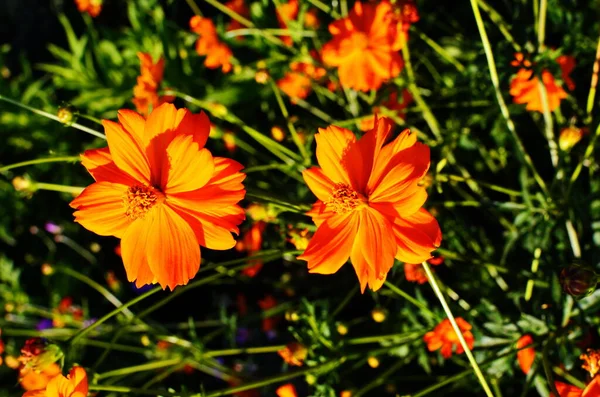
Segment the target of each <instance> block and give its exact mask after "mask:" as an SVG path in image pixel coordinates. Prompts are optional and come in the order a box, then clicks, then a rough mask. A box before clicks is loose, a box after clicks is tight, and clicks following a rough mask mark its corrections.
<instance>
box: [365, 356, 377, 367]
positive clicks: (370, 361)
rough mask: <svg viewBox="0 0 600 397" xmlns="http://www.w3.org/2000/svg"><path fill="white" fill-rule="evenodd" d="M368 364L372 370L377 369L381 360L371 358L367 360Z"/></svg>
mask: <svg viewBox="0 0 600 397" xmlns="http://www.w3.org/2000/svg"><path fill="white" fill-rule="evenodd" d="M367 364H369V367H371V368H377V367H379V359H378V358H377V357H373V356H371V357H369V358H368V359H367Z"/></svg>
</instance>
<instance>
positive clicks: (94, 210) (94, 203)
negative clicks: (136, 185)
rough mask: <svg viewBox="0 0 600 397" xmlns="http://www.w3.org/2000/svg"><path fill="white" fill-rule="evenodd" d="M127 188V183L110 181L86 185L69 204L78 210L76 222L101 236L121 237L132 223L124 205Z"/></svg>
mask: <svg viewBox="0 0 600 397" xmlns="http://www.w3.org/2000/svg"><path fill="white" fill-rule="evenodd" d="M127 189H128V187H127V186H125V185H121V184H117V183H110V182H96V183H93V184H91V185H90V186H88V187H86V188H85V189H84V190H83V192H81V194H80V195H79V196H77V198H75V199H74V200H73V201H71V203H70V204H69V205H70V206H71V208H75V209H76V210H77V211H75V213H74V214H73V215H74V216H75V222H78V223H79V224H81V225H82V226H83V227H85V228H86V229H88V230H91V231H92V232H94V233H96V234H99V235H101V236H115V237H119V238H120V237H121V236H123V234H124V233H125V231H126V229H127V227H128V226H129V225H130V224H131V220H130V219H129V218H128V217H127V216H126V215H125V208H124V206H123V196H124V195H125V193H126V191H127Z"/></svg>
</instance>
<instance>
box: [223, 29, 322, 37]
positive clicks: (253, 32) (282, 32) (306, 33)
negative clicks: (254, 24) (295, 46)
mask: <svg viewBox="0 0 600 397" xmlns="http://www.w3.org/2000/svg"><path fill="white" fill-rule="evenodd" d="M292 32H295V33H294V34H295V35H297V36H300V37H316V36H317V32H315V31H312V30H303V31H301V32H298V31H292V30H289V29H257V28H245V29H234V30H230V31H228V32H227V33H225V34H224V36H225V37H227V38H233V37H239V36H261V35H263V34H264V33H271V34H273V35H274V36H289V35H290V34H291V33H292Z"/></svg>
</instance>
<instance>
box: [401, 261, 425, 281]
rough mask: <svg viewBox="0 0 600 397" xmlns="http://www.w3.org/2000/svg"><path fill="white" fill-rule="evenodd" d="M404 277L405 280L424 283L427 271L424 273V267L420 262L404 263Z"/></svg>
mask: <svg viewBox="0 0 600 397" xmlns="http://www.w3.org/2000/svg"><path fill="white" fill-rule="evenodd" d="M404 277H405V278H406V281H410V282H413V283H417V284H425V283H426V282H427V273H425V269H424V268H423V265H421V264H420V263H405V264H404Z"/></svg>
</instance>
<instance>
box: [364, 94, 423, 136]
mask: <svg viewBox="0 0 600 397" xmlns="http://www.w3.org/2000/svg"><path fill="white" fill-rule="evenodd" d="M412 101H413V97H412V94H411V93H410V91H408V90H403V91H402V102H398V91H393V92H392V93H391V94H390V96H389V97H388V99H387V100H385V101H383V102H381V104H380V105H379V106H375V107H374V108H373V113H377V114H378V113H380V107H384V108H386V109H387V111H392V112H394V114H395V116H396V117H399V118H401V119H404V109H406V108H407V107H408V105H410V104H411V103H412ZM359 128H360V130H361V131H368V130H370V129H371V128H373V119H372V118H370V117H369V118H365V119H362V120H361V121H360V123H359Z"/></svg>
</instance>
